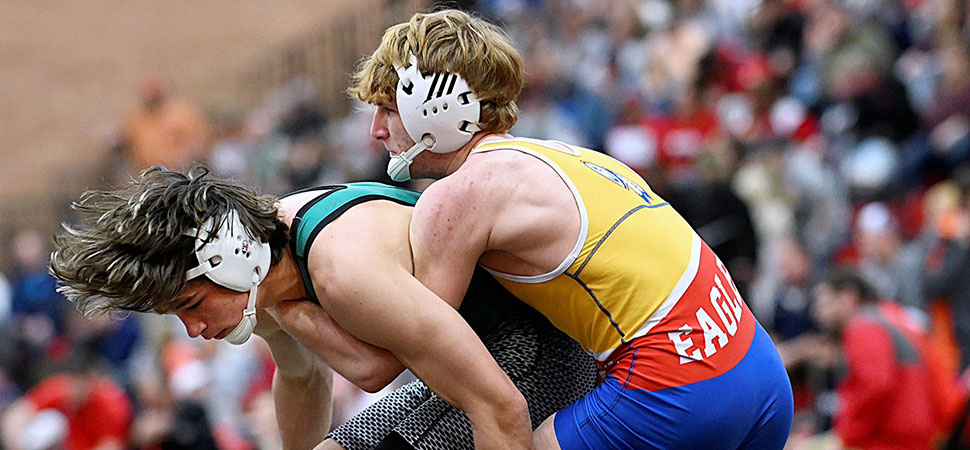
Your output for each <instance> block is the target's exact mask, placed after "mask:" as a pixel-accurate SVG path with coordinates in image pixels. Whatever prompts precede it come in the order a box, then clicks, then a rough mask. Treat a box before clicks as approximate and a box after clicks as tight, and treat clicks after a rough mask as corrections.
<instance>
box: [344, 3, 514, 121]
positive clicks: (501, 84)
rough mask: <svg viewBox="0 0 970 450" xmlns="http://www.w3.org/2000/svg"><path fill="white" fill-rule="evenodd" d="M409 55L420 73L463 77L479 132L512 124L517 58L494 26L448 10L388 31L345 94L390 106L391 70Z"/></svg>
mask: <svg viewBox="0 0 970 450" xmlns="http://www.w3.org/2000/svg"><path fill="white" fill-rule="evenodd" d="M412 54H413V55H414V56H415V57H416V58H417V60H418V67H419V69H420V70H421V71H422V72H439V73H440V72H450V73H457V74H459V75H461V77H462V78H464V79H465V81H466V82H467V83H468V86H469V87H471V88H472V90H473V91H474V92H475V95H476V96H478V99H479V100H480V101H481V105H482V115H481V121H480V122H479V124H478V125H479V127H480V128H481V129H482V130H483V131H499V132H504V131H508V129H510V128H512V125H515V122H516V121H517V120H518V118H519V109H518V107H517V106H516V105H515V99H516V98H517V97H518V96H519V92H520V91H521V90H522V79H523V71H522V57H521V56H520V55H519V52H518V50H516V49H515V47H514V46H513V45H512V42H511V41H510V40H509V38H508V36H507V35H506V34H505V33H504V32H503V31H502V30H501V29H500V28H498V27H497V26H495V25H492V24H490V23H488V22H486V21H485V20H483V19H480V18H477V17H473V16H470V15H469V14H467V13H465V12H462V11H458V10H453V9H446V10H441V11H436V12H432V13H419V14H415V15H414V16H412V17H411V20H409V21H408V22H406V23H400V24H397V25H393V26H391V27H389V28H388V29H387V31H385V32H384V37H383V39H382V40H381V45H380V46H379V47H377V50H374V53H373V54H371V55H370V56H369V57H367V58H365V59H364V60H363V61H362V62H361V64H360V65H359V66H358V68H357V71H356V73H354V75H353V80H352V81H351V84H350V88H349V89H348V90H347V92H348V93H349V94H350V95H351V96H352V97H356V98H358V99H360V100H362V101H365V102H367V103H372V104H393V103H394V98H395V89H396V87H397V81H398V77H397V72H395V71H394V67H395V66H398V67H403V66H407V65H408V60H409V59H410V55H412Z"/></svg>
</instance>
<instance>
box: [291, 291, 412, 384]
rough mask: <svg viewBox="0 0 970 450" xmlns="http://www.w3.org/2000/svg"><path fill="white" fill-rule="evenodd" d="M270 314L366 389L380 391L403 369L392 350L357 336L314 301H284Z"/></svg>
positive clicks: (335, 367)
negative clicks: (369, 342)
mask: <svg viewBox="0 0 970 450" xmlns="http://www.w3.org/2000/svg"><path fill="white" fill-rule="evenodd" d="M273 315H274V316H275V318H276V320H277V321H278V322H279V324H280V326H281V327H282V328H283V330H284V331H286V333H287V334H288V335H290V336H291V337H292V338H293V339H295V340H296V342H298V343H299V344H300V345H302V346H303V347H305V348H306V349H307V350H309V351H310V352H311V353H313V354H315V355H317V356H318V357H320V359H322V360H323V361H324V362H326V363H327V364H328V365H329V366H330V367H331V368H333V370H334V371H336V372H337V373H339V374H340V375H341V376H342V377H344V378H346V379H347V381H350V382H351V383H353V384H354V385H356V386H357V387H359V388H361V389H363V390H365V391H367V392H372V393H373V392H377V391H380V390H381V389H383V388H384V387H385V386H387V385H388V384H390V383H391V381H394V379H395V378H397V376H398V375H400V374H401V372H403V371H404V365H403V364H401V362H400V361H398V359H397V357H395V356H394V354H393V353H391V352H389V351H388V350H386V349H383V348H380V347H376V346H373V345H371V344H368V343H366V342H364V341H361V340H360V339H357V338H356V337H354V336H353V335H351V334H350V333H349V332H347V330H345V329H344V328H343V327H342V326H340V324H338V323H337V322H336V321H334V320H333V318H332V317H330V314H327V312H326V311H325V310H324V309H323V308H322V307H320V305H318V304H316V303H313V302H310V301H289V302H283V303H281V304H279V305H277V306H275V307H274V308H273Z"/></svg>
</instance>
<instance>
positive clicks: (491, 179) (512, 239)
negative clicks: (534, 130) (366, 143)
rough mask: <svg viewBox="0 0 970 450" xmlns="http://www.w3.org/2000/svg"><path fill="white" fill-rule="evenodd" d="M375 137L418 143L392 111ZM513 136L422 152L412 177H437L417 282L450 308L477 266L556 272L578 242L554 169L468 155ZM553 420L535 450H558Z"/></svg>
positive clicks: (529, 159) (421, 217)
mask: <svg viewBox="0 0 970 450" xmlns="http://www.w3.org/2000/svg"><path fill="white" fill-rule="evenodd" d="M371 136H372V137H374V138H375V139H377V140H379V141H381V142H382V143H383V144H384V146H385V148H386V149H387V151H388V153H390V154H391V155H394V154H398V153H400V152H402V151H404V150H407V149H408V148H410V146H411V145H413V144H414V141H413V140H411V138H410V137H409V136H408V134H407V133H406V131H405V130H404V125H403V122H402V121H401V117H400V115H399V114H398V113H397V111H396V110H395V109H394V108H393V106H391V105H378V107H377V108H376V110H375V112H374V117H373V120H372V122H371ZM510 137H511V136H509V135H508V134H505V133H478V134H477V135H475V136H474V137H473V138H472V140H471V141H469V142H468V143H467V144H465V145H464V146H462V147H461V148H460V149H458V150H456V151H454V152H452V153H445V154H437V153H432V152H422V153H421V154H419V155H418V156H417V157H416V158H415V159H414V162H413V163H412V165H411V168H410V170H411V175H412V177H413V178H436V179H438V181H435V182H434V183H432V184H431V186H430V187H429V188H428V189H427V190H425V191H424V193H423V194H422V196H421V198H420V199H419V200H418V203H417V204H416V205H415V208H414V213H413V216H412V220H411V223H410V227H409V230H410V240H411V249H412V251H413V261H414V276H415V277H416V278H417V279H418V280H420V281H421V282H422V283H423V284H424V285H425V286H427V287H428V288H429V289H431V290H432V291H433V292H434V293H435V294H438V295H439V296H440V297H441V298H442V299H444V300H445V301H446V302H449V303H452V302H455V301H457V300H460V299H461V298H462V296H463V295H464V294H465V289H466V288H467V286H468V281H469V280H470V279H471V276H472V273H473V272H474V270H475V266H476V265H477V264H481V265H483V266H485V267H487V268H489V269H494V270H498V271H500V272H505V273H509V274H513V275H523V276H533V275H541V274H544V273H547V272H550V271H552V270H554V269H556V268H557V267H558V266H559V264H560V263H561V262H562V261H563V260H565V259H566V257H567V256H568V255H569V253H570V251H571V250H572V249H573V247H574V246H575V245H576V241H577V240H578V238H579V233H580V229H581V216H580V212H579V207H578V205H577V204H576V201H575V199H574V197H573V195H572V193H571V192H570V190H569V187H568V186H567V185H566V183H565V181H563V180H562V178H560V176H559V175H558V174H557V173H556V172H555V170H554V169H552V168H551V167H550V166H549V165H547V164H545V163H544V162H542V161H540V160H539V159H537V158H535V157H533V156H530V155H526V154H522V153H519V152H514V151H492V152H486V153H476V154H471V151H472V149H474V148H475V147H476V146H477V145H480V144H482V143H486V142H489V141H492V140H497V139H508V138H510ZM441 255H448V257H447V258H442V257H441ZM554 418H555V414H553V416H551V417H549V418H548V419H546V420H545V421H544V422H543V423H542V425H541V426H540V427H539V429H538V430H536V434H535V437H534V439H535V441H534V445H535V446H536V448H549V449H557V448H559V444H558V442H557V441H556V439H555V434H554V431H553V430H552V424H553V420H554Z"/></svg>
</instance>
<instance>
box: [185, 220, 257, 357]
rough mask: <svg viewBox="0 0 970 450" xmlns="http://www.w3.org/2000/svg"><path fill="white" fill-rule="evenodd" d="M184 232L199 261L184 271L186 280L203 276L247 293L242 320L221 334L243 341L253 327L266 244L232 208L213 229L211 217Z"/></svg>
mask: <svg viewBox="0 0 970 450" xmlns="http://www.w3.org/2000/svg"><path fill="white" fill-rule="evenodd" d="M186 234H188V235H190V236H194V237H195V244H196V246H195V248H196V251H195V256H196V258H197V259H198V261H199V265H198V266H196V267H193V268H191V269H189V270H188V271H186V274H185V275H186V279H187V280H191V279H193V278H196V277H198V276H200V275H205V276H206V278H208V279H209V280H210V281H212V282H213V283H216V284H218V285H219V286H222V287H225V288H228V289H232V290H234V291H238V292H249V301H248V303H247V305H246V309H245V311H243V319H242V321H240V322H239V324H238V325H236V327H235V328H234V329H233V330H232V331H231V332H230V333H229V334H228V335H227V336H226V337H225V341H227V342H229V343H231V344H236V345H239V344H242V343H245V342H246V341H247V340H249V336H250V335H252V333H253V330H254V329H255V328H256V292H257V288H258V287H259V283H261V282H262V281H263V279H265V278H266V274H267V272H269V265H270V260H271V257H272V251H271V249H270V246H269V244H268V243H265V242H261V241H260V240H259V239H258V238H255V237H253V236H252V234H251V233H250V232H249V230H247V229H246V227H245V226H244V225H243V224H242V221H241V220H239V213H238V212H236V211H235V210H232V211H230V212H229V213H228V214H227V215H226V216H224V217H223V218H222V221H221V222H220V223H219V226H218V228H217V229H216V223H215V218H209V220H207V221H206V222H205V223H204V224H203V225H202V227H201V229H199V230H190V231H189V232H187V233H186ZM210 237H211V239H210ZM207 240H208V242H206V241H207Z"/></svg>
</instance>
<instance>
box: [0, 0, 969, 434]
mask: <svg viewBox="0 0 970 450" xmlns="http://www.w3.org/2000/svg"><path fill="white" fill-rule="evenodd" d="M460 3H462V4H463V5H465V6H467V7H469V8H473V9H475V10H476V11H478V13H479V14H481V15H483V16H485V17H488V18H490V19H491V20H493V21H494V22H496V23H499V24H501V25H502V26H503V27H504V28H505V29H506V30H507V31H508V33H509V34H510V36H511V37H512V38H513V40H514V41H515V42H516V43H517V45H518V46H519V48H520V49H521V50H522V51H523V54H524V59H525V61H526V67H525V70H526V72H527V81H526V85H525V90H524V92H523V94H522V97H521V100H520V101H519V103H518V104H519V107H520V110H521V117H520V120H519V123H518V124H517V125H516V126H515V128H513V129H512V131H511V133H512V134H513V135H518V136H528V137H536V138H549V139H557V140H562V141H565V142H569V143H574V144H578V145H582V146H585V147H589V148H593V149H601V150H603V151H604V152H606V153H608V154H610V155H612V156H614V157H615V158H617V159H619V160H621V161H623V162H625V163H627V164H628V165H630V166H631V167H633V168H635V169H636V170H637V171H639V172H640V173H641V174H643V176H644V178H645V179H646V180H647V181H648V182H649V183H650V184H651V187H653V188H654V190H656V191H657V192H658V193H660V194H661V196H663V197H664V198H665V199H667V200H668V201H669V202H670V203H671V204H672V205H674V207H675V208H677V209H678V211H680V212H681V214H682V215H684V217H685V218H686V219H687V220H688V221H689V222H690V223H691V224H692V225H693V226H694V227H695V229H697V230H698V233H699V234H700V235H701V236H702V237H703V238H704V239H705V240H706V241H707V242H708V243H709V244H710V245H711V247H712V248H714V250H715V251H716V252H717V253H718V255H719V256H720V258H721V259H722V260H723V261H724V262H725V264H726V265H727V266H728V267H729V269H730V270H731V272H732V274H733V275H734V279H735V281H736V282H737V284H738V288H739V289H740V290H741V292H742V294H743V295H744V297H745V298H746V299H747V301H748V303H749V305H750V306H751V309H752V311H753V312H754V313H755V314H756V315H757V316H758V318H759V320H760V321H761V323H762V324H763V325H764V326H765V328H766V329H767V330H768V331H769V332H770V333H771V334H772V337H773V338H774V340H775V342H776V344H777V345H778V348H779V351H780V353H781V355H782V357H783V359H784V360H785V363H786V366H787V367H788V368H789V373H790V376H791V379H792V383H793V389H794V392H795V398H796V419H795V425H794V429H793V432H792V438H791V440H790V444H789V446H790V447H791V448H838V444H837V443H838V442H839V441H840V440H845V441H846V443H847V444H851V442H850V440H851V439H856V438H858V436H849V435H847V434H846V431H845V430H846V429H847V426H845V425H843V426H839V423H842V424H846V423H850V422H849V420H850V419H851V418H847V417H841V418H840V414H843V415H844V414H847V413H844V411H848V410H849V409H850V408H848V406H851V405H852V404H853V402H856V401H858V399H859V398H862V397H860V395H862V394H860V393H859V391H858V389H857V388H858V386H859V385H860V384H859V383H858V382H857V381H858V380H862V382H861V385H862V386H863V387H865V386H873V385H874V384H867V383H868V382H867V381H865V380H866V378H865V377H866V376H877V375H878V376H881V377H883V378H885V377H890V378H891V377H893V376H895V375H894V374H893V373H888V372H887V371H889V370H893V369H892V367H890V366H877V365H876V364H875V363H872V361H873V359H866V358H862V359H861V360H860V359H858V358H856V356H858V355H856V354H855V353H854V352H857V351H859V350H857V349H856V348H855V347H853V345H852V340H851V339H849V338H848V337H847V336H849V335H850V334H851V333H855V332H857V331H858V329H859V327H858V326H857V325H858V323H860V322H859V321H862V322H865V323H876V324H877V325H878V326H877V328H879V330H883V331H884V332H885V334H886V335H887V336H891V337H892V339H891V340H889V341H887V342H889V344H887V345H895V347H892V348H890V349H889V350H895V353H894V352H893V351H889V350H886V352H887V354H889V355H890V359H892V357H893V355H895V358H896V360H898V359H899V358H901V356H899V355H901V354H902V353H899V348H900V347H899V346H900V345H902V346H903V347H906V346H907V345H908V346H910V347H913V348H915V349H916V350H918V351H917V353H918V354H919V355H920V358H917V359H918V360H919V361H925V360H932V361H933V364H931V365H927V364H923V366H925V367H923V366H921V367H922V368H921V369H920V371H921V372H920V374H918V375H913V376H914V377H924V376H925V377H928V378H926V380H929V379H930V378H933V379H946V378H947V377H948V376H951V378H952V379H953V380H954V381H955V382H960V379H958V378H957V377H958V376H959V375H961V374H963V373H965V372H966V370H967V368H968V366H970V6H968V5H967V2H965V1H960V0H561V1H551V0H479V1H466V2H460ZM347 70H348V71H349V70H350V68H347ZM332 88H334V89H342V88H343V87H342V86H335V87H332ZM173 91H175V89H173V88H172V87H171V86H168V85H167V84H166V82H165V80H164V79H162V78H160V77H156V76H152V77H148V78H147V79H146V80H145V82H144V85H143V86H142V92H141V98H142V102H141V104H139V105H137V107H136V108H134V109H133V111H132V112H131V114H130V115H129V117H127V119H126V120H125V121H124V122H123V123H120V124H119V129H121V131H120V132H119V133H118V138H117V141H116V143H115V145H114V148H113V151H114V153H113V154H114V157H113V158H112V166H111V168H110V170H108V171H107V173H109V176H108V177H107V181H106V184H117V183H119V182H122V181H123V180H124V179H125V178H126V177H128V176H130V174H133V173H137V171H138V170H140V169H142V168H145V167H147V166H150V165H153V164H165V165H167V166H170V167H178V168H185V167H187V166H188V165H189V164H191V163H193V162H195V161H202V162H206V163H207V164H208V165H209V166H210V168H211V169H212V170H213V171H214V172H215V173H217V174H219V175H222V176H229V177H233V178H235V179H238V180H241V181H244V182H246V183H248V184H250V185H253V186H257V187H259V188H260V189H262V190H263V191H265V192H269V193H276V194H282V193H285V192H288V191H291V190H295V189H299V188H303V187H308V186H314V185H321V184H329V183H339V182H347V181H357V180H378V181H384V182H390V180H389V179H388V178H387V177H386V175H385V174H384V169H385V167H386V153H385V152H384V151H383V149H382V148H381V147H380V144H378V143H376V142H375V141H373V140H372V139H370V137H369V135H368V130H369V123H370V117H371V113H372V110H371V109H370V108H368V107H367V106H365V105H355V107H353V108H352V109H351V110H350V111H347V112H346V113H340V114H339V115H338V114H337V112H335V111H332V110H329V109H328V108H327V105H323V104H321V102H320V101H319V100H318V95H317V94H318V93H317V91H316V88H315V87H314V83H313V82H312V80H308V79H303V78H294V79H293V80H291V82H289V83H288V84H286V85H284V86H281V87H279V88H278V89H277V90H276V91H274V92H272V93H270V94H269V95H267V97H266V98H265V99H264V100H263V101H262V102H261V104H260V105H259V106H258V107H256V108H253V109H251V110H245V111H219V112H211V111H205V110H204V109H202V108H201V107H200V106H199V105H196V104H194V102H193V101H192V100H191V99H182V98H180V97H179V96H178V95H177V94H176V93H174V92H173ZM414 187H417V188H420V187H421V186H414ZM64 214H65V220H70V212H69V211H65V212H64ZM49 231H50V230H30V229H25V230H16V232H15V233H13V234H12V236H13V237H12V238H11V239H9V241H10V242H9V243H8V245H7V246H6V247H7V250H8V251H7V252H6V258H7V260H4V261H3V264H2V265H0V267H2V268H4V273H5V276H0V410H2V411H3V415H2V420H0V425H2V429H0V431H2V436H3V439H2V442H3V445H4V446H5V447H7V448H9V449H10V450H16V449H25V450H40V449H45V448H56V446H57V445H58V444H56V442H58V441H62V440H63V439H65V438H67V439H68V445H67V447H66V448H70V449H81V448H102V449H109V448H138V449H156V448H165V449H168V448H197V449H203V448H219V449H240V450H242V449H257V448H258V449H273V448H278V445H279V444H278V442H277V439H278V437H277V436H276V435H275V433H276V430H275V427H276V425H275V419H274V416H273V414H274V413H273V406H272V397H271V394H270V386H271V379H272V371H273V365H272V362H271V359H270V358H269V355H268V351H267V349H266V347H265V345H263V344H262V343H261V342H259V340H258V339H254V340H252V341H251V342H249V343H247V344H246V345H243V346H240V347H234V346H230V345H228V344H224V343H217V342H202V341H192V340H189V339H188V338H187V337H186V336H185V332H184V329H183V328H182V326H181V324H180V323H179V322H178V321H177V319H174V318H171V317H169V318H165V317H160V316H148V315H135V316H128V317H111V318H99V319H82V318H80V317H78V315H77V313H76V312H75V311H74V310H73V307H72V305H70V304H69V303H68V302H66V301H65V300H64V299H63V298H62V297H60V296H59V295H58V294H57V292H56V291H55V283H54V280H53V279H52V278H51V276H50V275H49V274H48V272H47V255H48V252H49V251H50V248H49V245H50V242H49V239H48V234H49V233H48V232H49ZM846 267H848V268H852V269H853V270H854V271H855V272H856V273H858V274H861V280H862V281H863V283H864V284H863V285H860V286H861V287H858V289H856V291H858V292H856V291H853V289H854V287H856V285H855V284H851V283H850V284H848V285H846V284H845V283H842V284H839V283H840V282H839V281H838V280H837V279H833V278H831V277H830V276H829V275H830V274H831V273H832V269H835V268H846ZM843 281H844V280H843ZM823 287H827V289H823ZM869 287H871V291H872V295H871V297H872V300H876V301H877V302H878V304H879V305H882V307H881V308H879V309H878V311H879V312H878V313H873V311H874V310H875V309H874V308H869V307H867V306H866V305H867V304H868V303H867V302H866V301H863V300H867V298H866V297H867V296H866V295H864V294H865V293H866V292H868V291H867V290H866V289H865V288H869ZM863 291H865V292H863ZM833 292H834V293H835V294H833ZM843 293H848V294H846V295H848V296H847V297H844V298H843V297H840V296H839V295H841V294H843ZM853 293H854V297H853V295H850V294H853ZM836 294H839V295H836ZM832 298H839V299H843V300H840V301H841V302H842V303H839V304H843V305H844V304H852V305H855V304H856V303H855V302H854V300H853V298H854V299H855V300H858V306H859V307H858V308H847V309H845V310H844V311H842V312H841V314H842V315H843V316H842V318H841V319H839V320H833V319H832V318H833V314H834V313H831V311H832V310H831V309H829V310H827V311H828V312H823V313H820V310H823V309H824V308H822V307H820V306H819V304H820V302H822V303H824V302H825V301H827V300H828V301H830V300H831V299H832ZM845 299H848V300H845ZM870 317H877V318H878V320H877V319H871V320H870ZM867 320H868V321H869V322H866V321H867ZM873 321H874V322H873ZM863 328H864V327H863ZM875 333H876V335H878V336H881V335H880V334H879V333H880V331H878V330H877V331H876V332H875ZM875 340H876V341H878V339H875ZM900 342H902V343H904V344H905V345H904V344H900ZM873 345H876V344H873ZM887 348H889V347H887ZM874 349H875V350H874ZM877 350H878V349H877V348H876V347H871V348H866V349H865V352H877ZM860 361H861V362H860ZM897 362H899V361H897ZM860 368H862V369H864V370H860ZM860 377H861V378H860ZM934 377H935V378H934ZM920 379H922V378H920ZM963 379H964V380H965V379H966V377H963ZM846 380H850V381H852V380H855V382H847V381H846ZM935 382H936V381H934V383H935ZM945 382H948V381H946V380H944V381H939V383H945ZM919 384H920V382H917V383H916V385H919ZM923 384H926V385H927V386H936V387H935V388H934V387H930V388H922V389H929V390H934V389H935V390H936V391H939V388H938V387H939V386H941V384H932V385H931V384H929V381H926V383H923ZM854 389H856V390H854ZM915 389H917V390H916V391H914V392H916V394H914V395H915V396H916V397H921V396H923V397H925V396H928V395H929V394H927V393H926V392H924V391H920V390H919V389H920V388H919V387H918V386H917V387H916V388H915ZM863 390H864V389H863ZM870 390H871V389H870ZM964 391H965V388H964ZM921 392H922V394H921ZM947 392H950V391H947ZM923 394H926V395H923ZM882 395H888V396H889V397H893V396H894V394H893V393H892V392H889V393H883V394H882ZM962 395H964V393H963V392H962V391H960V389H959V388H954V390H953V391H952V396H951V400H953V401H952V402H951V403H958V404H956V405H955V406H954V405H950V406H949V409H950V410H959V411H958V412H962V408H963V406H964V405H963V402H962V400H963V397H962ZM901 397H902V396H901ZM335 398H336V399H335V401H336V406H335V408H336V409H335V413H334V418H335V420H334V424H335V425H336V424H339V423H341V422H342V421H343V420H346V418H347V417H349V416H350V415H352V414H353V413H354V412H356V411H358V410H360V409H361V408H362V407H363V406H364V405H366V404H367V403H368V402H370V401H372V399H373V398H374V397H373V396H369V395H366V394H364V393H363V392H362V391H359V390H357V389H355V388H353V387H352V386H350V385H349V384H348V383H346V382H345V381H342V380H339V379H338V380H336V386H335ZM957 400H961V401H957ZM107 404H110V405H115V406H114V407H111V408H106V407H104V406H103V405H107ZM99 405H100V406H99ZM878 408H880V409H881V410H893V409H900V410H901V411H899V412H897V414H899V413H904V412H905V409H906V408H912V404H911V403H910V404H907V403H905V402H904V401H903V400H899V401H896V402H893V401H887V402H884V403H881V404H879V406H878ZM956 415H957V416H959V414H956ZM952 416H953V414H950V415H949V416H944V415H940V416H937V417H936V418H935V419H932V418H931V419H930V422H932V423H931V424H930V425H927V426H928V427H930V428H932V430H931V431H932V434H933V436H932V439H935V440H937V442H943V441H941V439H942V440H945V439H946V438H947V436H950V435H952V434H953V433H952V431H953V430H957V429H959V428H960V427H959V424H958V423H957V422H959V420H960V419H964V420H965V417H964V418H960V417H957V421H956V422H955V421H954V419H953V418H952ZM97 424H100V425H97ZM861 426H862V425H854V428H853V429H855V430H858V429H860V428H858V427H861ZM872 426H876V427H877V428H878V426H891V425H886V424H876V425H872ZM833 430H834V431H833ZM928 430H929V428H928ZM883 431H885V432H887V433H889V432H892V430H883ZM875 432H876V433H878V432H879V430H876V431H875ZM99 433H100V434H99ZM927 433H930V431H927ZM836 436H838V437H836ZM928 436H929V435H928ZM930 439H931V438H930V437H927V441H929V440H930ZM99 443H101V444H103V445H102V446H101V447H96V445H97V444H99ZM856 446H858V447H860V448H865V445H864V444H863V443H861V441H859V444H858V445H856Z"/></svg>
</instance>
